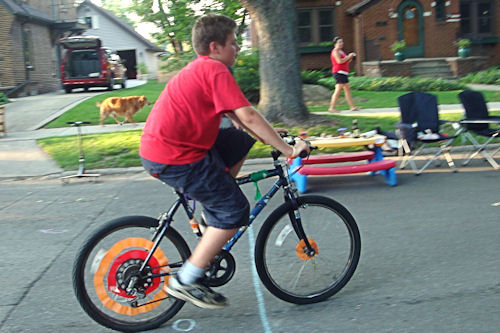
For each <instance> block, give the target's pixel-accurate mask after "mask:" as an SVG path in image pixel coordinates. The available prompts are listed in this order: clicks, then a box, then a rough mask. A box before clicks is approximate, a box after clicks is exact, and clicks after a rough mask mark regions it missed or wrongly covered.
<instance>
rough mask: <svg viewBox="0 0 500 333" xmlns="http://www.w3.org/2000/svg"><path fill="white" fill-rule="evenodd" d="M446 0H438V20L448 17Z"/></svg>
mask: <svg viewBox="0 0 500 333" xmlns="http://www.w3.org/2000/svg"><path fill="white" fill-rule="evenodd" d="M444 5H445V3H444V0H436V21H444V20H445V19H446V9H445V6H444Z"/></svg>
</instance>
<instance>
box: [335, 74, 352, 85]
mask: <svg viewBox="0 0 500 333" xmlns="http://www.w3.org/2000/svg"><path fill="white" fill-rule="evenodd" d="M333 77H334V78H335V82H337V83H339V84H346V83H349V79H348V78H347V75H345V74H340V73H333Z"/></svg>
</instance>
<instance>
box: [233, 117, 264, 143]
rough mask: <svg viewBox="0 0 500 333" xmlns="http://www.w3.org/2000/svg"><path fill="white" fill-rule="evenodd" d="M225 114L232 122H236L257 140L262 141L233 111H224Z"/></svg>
mask: <svg viewBox="0 0 500 333" xmlns="http://www.w3.org/2000/svg"><path fill="white" fill-rule="evenodd" d="M226 116H227V117H228V118H229V119H231V120H232V121H233V122H235V123H237V124H238V125H239V126H240V127H241V128H243V129H244V130H245V131H247V132H248V133H250V135H252V136H253V137H254V138H256V139H257V140H259V141H260V142H264V140H263V139H262V138H260V137H259V136H258V135H257V134H255V133H254V132H253V131H252V130H251V129H250V128H248V127H246V126H245V124H243V123H242V122H241V121H240V119H239V118H238V117H237V116H236V115H235V114H234V113H233V112H228V113H226Z"/></svg>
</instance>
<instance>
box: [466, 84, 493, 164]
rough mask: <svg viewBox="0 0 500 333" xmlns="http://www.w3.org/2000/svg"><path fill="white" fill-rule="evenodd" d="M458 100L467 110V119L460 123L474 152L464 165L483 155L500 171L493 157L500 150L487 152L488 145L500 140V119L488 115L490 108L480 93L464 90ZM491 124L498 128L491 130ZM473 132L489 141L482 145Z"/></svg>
mask: <svg viewBox="0 0 500 333" xmlns="http://www.w3.org/2000/svg"><path fill="white" fill-rule="evenodd" d="M458 98H459V99H460V101H461V102H462V105H463V106H464V109H465V119H462V120H461V121H460V123H461V124H462V125H464V126H465V128H466V130H467V131H466V132H465V135H464V136H465V138H466V139H468V140H469V141H470V142H471V143H472V145H473V151H472V152H471V154H470V155H469V156H468V157H467V159H466V160H465V161H464V162H463V165H466V164H467V163H469V162H470V160H471V159H472V158H474V157H475V156H476V155H477V154H479V153H481V154H482V155H483V156H484V158H485V159H486V160H487V161H488V162H489V163H490V164H491V166H492V167H493V168H495V169H500V166H499V165H498V163H497V162H496V161H495V160H494V159H493V156H495V154H496V153H498V152H499V151H500V148H498V149H497V150H495V151H494V152H493V153H491V154H490V153H488V152H487V151H486V148H487V146H488V144H490V142H491V141H492V140H494V139H498V138H500V117H498V116H490V115H489V114H488V107H487V105H486V102H485V100H484V97H483V94H481V93H480V92H477V91H472V90H464V91H462V92H461V93H460V94H458ZM490 124H496V125H498V128H497V129H493V128H490ZM471 132H472V133H475V134H476V135H479V136H484V137H487V138H488V139H487V140H486V141H485V142H484V143H483V144H480V143H479V142H478V141H477V139H476V138H475V137H474V136H473V135H472V134H471Z"/></svg>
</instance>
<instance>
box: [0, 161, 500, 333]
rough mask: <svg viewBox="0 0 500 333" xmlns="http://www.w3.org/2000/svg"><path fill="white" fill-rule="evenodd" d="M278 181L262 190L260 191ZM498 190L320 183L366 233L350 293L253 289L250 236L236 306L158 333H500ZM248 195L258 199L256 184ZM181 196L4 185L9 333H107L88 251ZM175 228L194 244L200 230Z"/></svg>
mask: <svg viewBox="0 0 500 333" xmlns="http://www.w3.org/2000/svg"><path fill="white" fill-rule="evenodd" d="M259 184H261V183H259ZM269 184H270V180H266V181H263V182H262V185H260V188H261V191H262V190H263V189H264V188H265V187H266V186H269ZM499 184H500V182H499V177H498V171H493V170H492V169H491V168H482V167H481V168H475V167H474V166H471V167H468V168H467V169H462V170H461V171H460V172H459V173H457V174H453V173H451V172H449V170H448V169H447V168H446V169H443V170H442V171H439V170H429V171H426V173H424V174H423V175H422V176H419V177H415V176H413V175H412V174H409V173H406V172H398V186H396V187H389V186H386V185H385V182H384V180H383V178H382V177H381V176H376V177H374V178H373V177H370V176H367V175H357V176H346V177H318V178H312V179H310V182H309V189H310V191H311V192H312V193H315V194H323V195H327V196H330V197H333V198H335V199H336V200H338V201H340V202H341V203H343V204H344V205H345V206H346V207H347V208H348V209H349V210H350V211H351V213H352V214H353V216H354V217H355V218H356V220H357V222H358V225H359V228H360V232H361V238H362V253H361V260H360V263H359V266H358V269H357V271H356V273H355V274H354V277H353V278H352V280H351V281H350V282H349V283H348V284H347V286H346V287H345V288H344V289H343V290H342V291H341V292H340V293H338V294H337V295H336V296H334V297H333V298H331V299H329V300H327V301H325V302H322V303H318V304H314V305H306V306H297V305H292V304H288V303H286V302H283V301H281V300H279V299H277V298H275V297H274V296H273V295H271V294H270V293H269V292H268V291H267V290H266V289H265V288H264V287H263V285H262V284H261V283H260V282H258V281H254V275H253V273H252V264H251V260H250V255H249V253H250V251H251V249H250V247H249V237H248V235H245V236H243V238H242V239H241V240H240V242H239V243H238V244H237V245H236V246H235V248H234V249H233V251H234V252H233V255H234V256H235V258H236V262H237V271H236V274H235V276H234V278H233V280H232V281H231V282H229V283H228V284H227V285H226V286H223V287H221V288H219V291H220V292H222V293H224V294H225V295H226V296H227V297H228V298H229V299H230V303H231V304H230V306H229V307H228V308H226V309H223V310H203V309H199V308H196V307H194V306H192V305H189V304H187V305H186V306H185V307H184V308H183V309H182V310H181V311H180V312H179V313H178V314H177V315H176V316H175V317H174V318H173V319H172V320H170V321H169V322H167V323H166V324H165V325H164V326H163V327H162V328H160V329H158V330H156V331H157V332H181V331H184V332H224V331H225V332H245V333H246V332H266V333H268V332H273V333H276V332H498V327H500V316H499V315H498V314H499V313H500V256H499V253H500V242H499V239H500V227H499V222H500V191H499ZM244 190H245V192H246V193H247V195H248V197H249V198H253V195H254V194H255V188H254V187H253V186H252V185H245V186H244ZM172 199H173V194H172V193H171V191H170V190H169V189H168V187H166V186H165V185H162V184H161V183H160V182H158V181H157V180H155V179H153V178H151V177H149V176H147V175H146V174H144V173H130V174H123V175H109V176H104V177H102V178H101V180H100V181H99V182H97V183H90V182H88V181H87V180H74V181H72V182H71V183H70V184H68V185H62V184H61V182H60V181H59V180H58V179H56V178H54V179H36V178H35V179H30V180H17V181H2V182H0V225H1V230H2V232H1V233H0V244H1V245H0V247H1V253H2V255H1V257H0V268H1V269H0V281H2V286H3V290H4V293H3V295H4V301H3V302H2V304H1V305H0V332H16V333H17V332H78V333H81V332H107V331H108V330H106V329H105V328H103V327H101V326H99V325H98V324H96V323H95V322H94V321H92V320H91V319H90V318H89V317H88V316H87V315H86V314H85V313H84V312H83V310H82V309H81V308H80V306H79V305H78V303H77V300H76V298H75V296H74V293H73V290H72V285H71V269H72V265H73V260H74V257H75V254H76V251H77V248H78V247H79V246H80V245H81V243H82V242H83V240H84V238H85V237H86V236H87V235H88V234H89V233H90V232H91V230H93V229H94V228H96V227H98V226H99V225H101V224H102V223H104V222H105V221H107V220H110V219H112V218H115V217H119V216H125V215H137V214H139V215H148V216H157V215H158V214H159V213H160V212H161V211H162V210H163V209H166V206H167V204H168V203H169V202H170V201H171V200H172ZM278 204H280V195H277V196H276V197H275V198H274V199H273V201H272V202H271V203H270V207H267V208H266V209H265V210H264V211H263V213H262V215H261V217H259V218H258V220H257V221H256V222H255V224H254V228H253V229H254V232H255V233H257V232H258V229H259V227H260V225H261V223H262V221H263V218H264V217H265V216H267V215H268V214H269V213H270V212H271V209H272V207H274V206H277V205H278ZM176 228H177V229H178V230H179V231H181V232H182V234H183V235H184V236H185V238H186V239H187V240H188V241H189V243H190V244H191V245H193V241H194V236H192V234H191V232H190V230H189V226H188V225H182V224H179V225H176ZM254 283H255V284H256V285H257V287H258V288H259V289H260V290H261V291H262V294H263V297H264V304H263V305H264V306H263V307H259V304H258V301H257V296H256V292H255V288H254ZM259 309H260V310H261V311H259Z"/></svg>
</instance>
